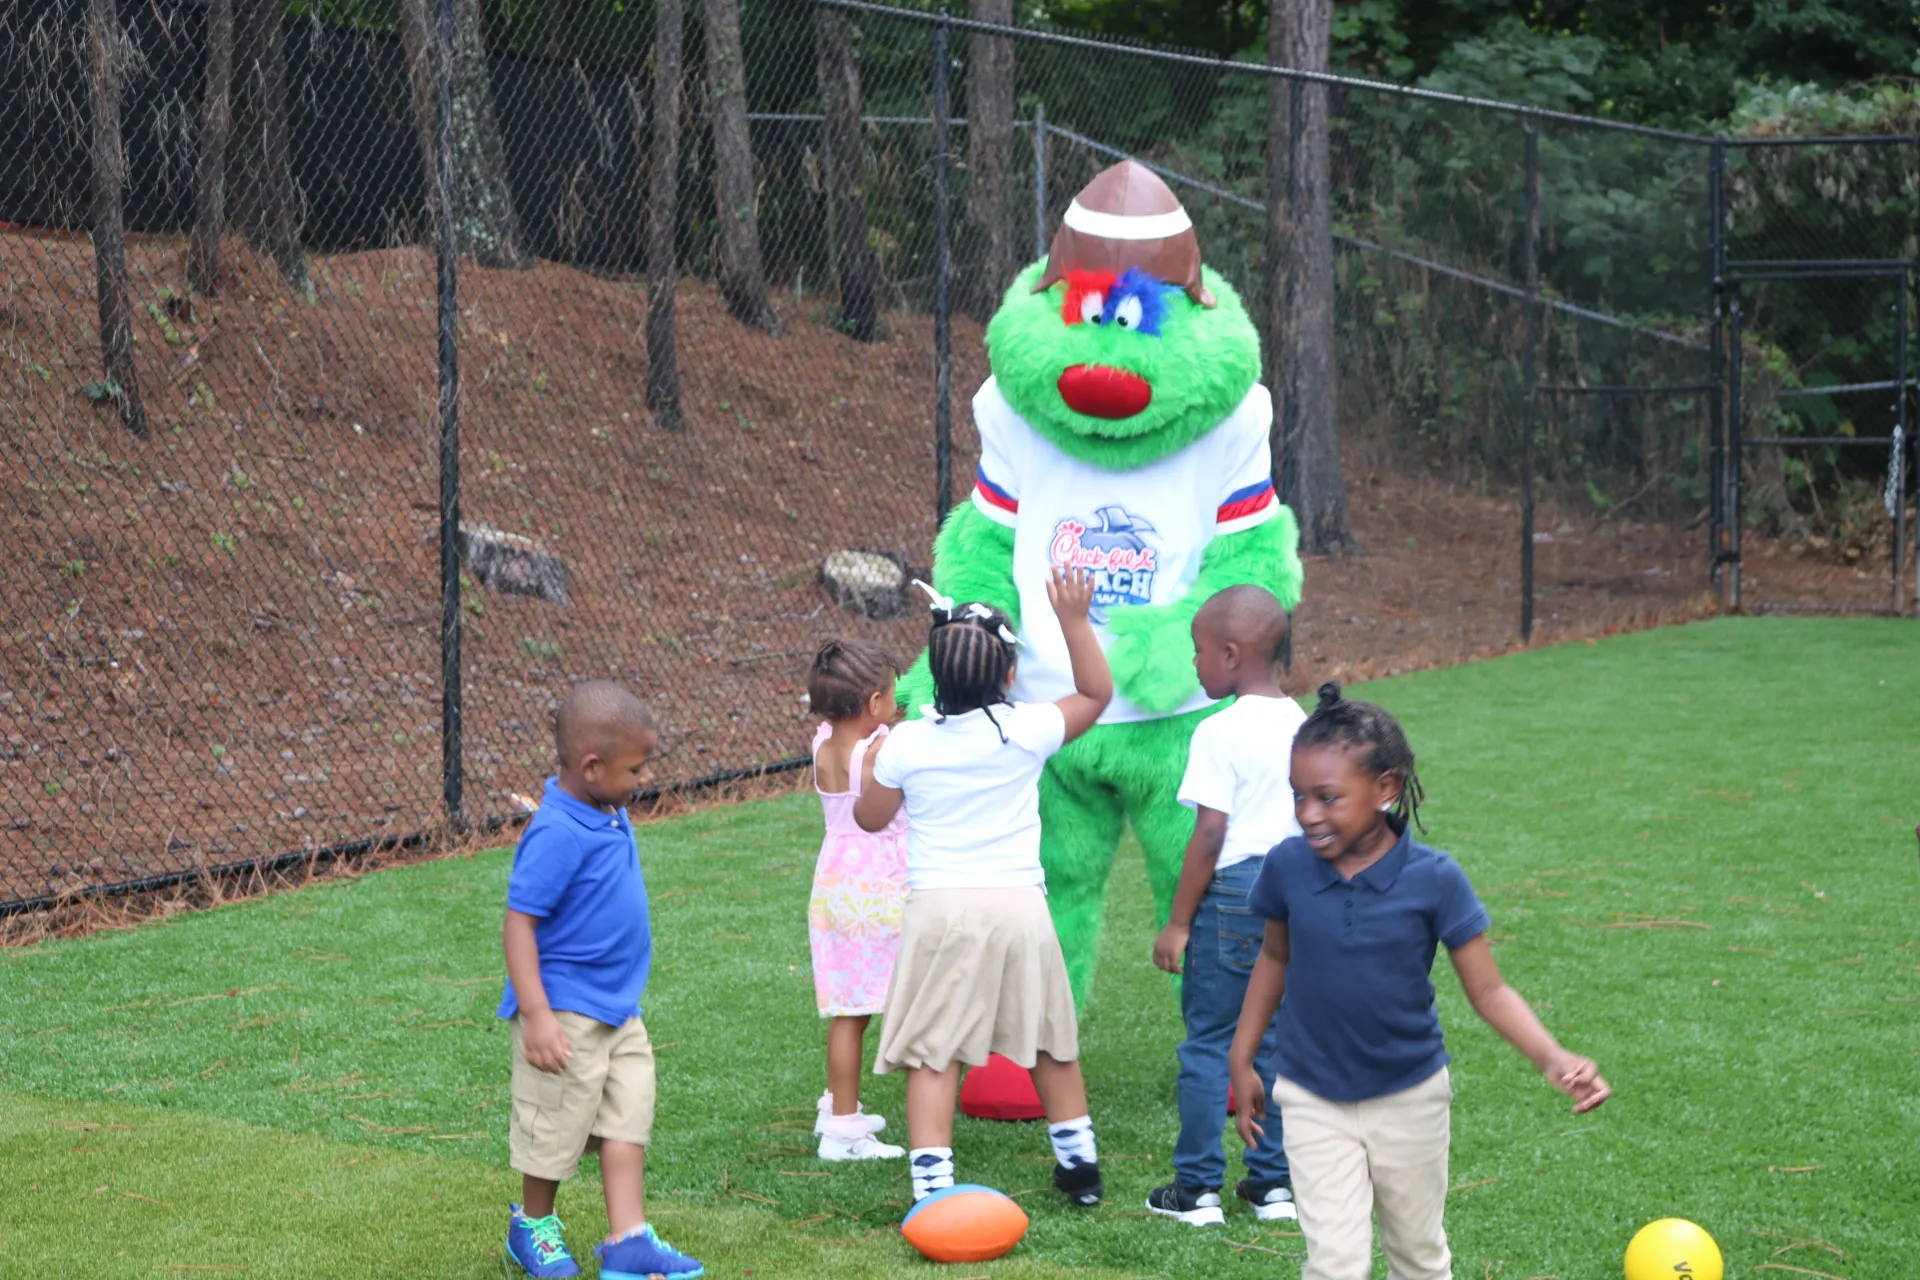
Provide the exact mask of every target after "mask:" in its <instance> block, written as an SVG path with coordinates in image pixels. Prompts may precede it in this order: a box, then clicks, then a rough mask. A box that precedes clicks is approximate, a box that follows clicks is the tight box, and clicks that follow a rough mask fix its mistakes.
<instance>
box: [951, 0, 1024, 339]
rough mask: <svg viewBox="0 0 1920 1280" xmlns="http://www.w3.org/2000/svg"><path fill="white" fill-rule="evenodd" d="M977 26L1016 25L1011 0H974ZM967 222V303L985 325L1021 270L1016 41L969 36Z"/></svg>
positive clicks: (972, 313) (970, 11)
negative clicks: (1016, 208)
mask: <svg viewBox="0 0 1920 1280" xmlns="http://www.w3.org/2000/svg"><path fill="white" fill-rule="evenodd" d="M968 9H969V13H970V15H971V16H972V17H973V18H974V19H975V20H976V21H979V22H992V23H997V24H999V25H1002V26H1011V25H1012V23H1013V0H970V3H969V5H968ZM967 219H968V221H969V222H970V223H972V228H971V230H972V236H971V239H972V240H973V244H972V246H971V248H972V252H971V253H969V254H968V257H969V259H970V262H969V264H968V267H967V270H966V272H965V273H964V278H965V279H966V280H967V281H968V284H967V286H966V295H967V296H966V299H965V303H964V305H965V306H966V308H967V311H968V312H969V313H970V314H971V315H972V316H973V318H974V319H976V320H978V321H980V323H982V324H985V323H986V322H987V321H988V320H989V319H990V318H992V316H993V313H994V311H995V310H997V309H998V308H999V305H1000V298H1001V295H1002V294H1003V293H1004V292H1005V291H1006V288H1007V286H1008V285H1010V284H1012V283H1013V274H1014V271H1015V269H1016V268H1017V267H1018V266H1019V263H1018V261H1017V260H1016V257H1015V250H1014V244H1015V240H1014V228H1013V42H1012V41H1011V40H1009V39H1007V38H1006V37H1004V36H987V35H971V36H968V37H967Z"/></svg>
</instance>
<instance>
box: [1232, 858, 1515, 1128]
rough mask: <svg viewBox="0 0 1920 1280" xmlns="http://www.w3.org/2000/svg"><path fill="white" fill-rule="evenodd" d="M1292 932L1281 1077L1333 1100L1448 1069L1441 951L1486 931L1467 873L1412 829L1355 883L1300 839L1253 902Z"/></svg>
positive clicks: (1263, 873)
mask: <svg viewBox="0 0 1920 1280" xmlns="http://www.w3.org/2000/svg"><path fill="white" fill-rule="evenodd" d="M1247 906H1248V908H1249V909H1251V910H1252V911H1253V912H1254V914H1256V915H1260V916H1264V917H1266V918H1267V919H1269V920H1276V921H1279V922H1280V923H1281V924H1284V925H1286V926H1287V937H1288V941H1289V944H1290V946H1289V959H1288V961H1287V988H1286V994H1285V996H1284V997H1283V998H1282V999H1281V1002H1280V1016H1279V1027H1280V1045H1279V1052H1278V1053H1277V1054H1276V1056H1275V1063H1276V1070H1277V1071H1278V1072H1279V1073H1280V1074H1281V1075H1283V1076H1285V1077H1286V1078H1287V1079H1289V1080H1291V1081H1293V1082H1294V1083H1295V1084H1297V1085H1299V1086H1301V1087H1302V1088H1304V1089H1306V1090H1308V1091H1309V1092H1311V1093H1316V1094H1318V1095H1320V1096H1321V1097H1323V1098H1327V1099H1330V1100H1332V1101H1335V1102H1359V1101H1362V1100H1363V1099H1366V1098H1378V1097H1382V1096H1384V1095H1386V1094H1389V1093H1398V1092H1399V1091H1400V1090H1402V1089H1411V1088H1412V1087H1413V1086H1414V1085H1416V1084H1419V1083H1420V1082H1421V1081H1422V1080H1425V1079H1427V1078H1428V1077H1429V1076H1431V1075H1432V1074H1433V1073H1434V1072H1436V1071H1438V1070H1440V1068H1442V1067H1444V1066H1446V1065H1447V1050H1446V1045H1445V1044H1444V1043H1443V1042H1442V1040H1441V1036H1440V1011H1439V1009H1438V1008H1436V1007H1435V1005H1434V1002H1433V958H1434V954H1435V948H1436V947H1438V946H1440V945H1441V944H1444V945H1445V946H1446V947H1447V948H1448V949H1449V950H1452V949H1453V948H1455V947H1459V946H1463V945H1465V944H1466V943H1468V942H1471V941H1472V940H1473V939H1474V938H1475V937H1477V936H1479V935H1480V934H1482V933H1485V932H1486V931H1487V926H1488V924H1489V923H1490V922H1489V920H1488V918H1487V909H1486V908H1485V907H1484V906H1482V905H1480V899H1479V898H1478V897H1477V896H1476V895H1475V894H1474V892H1473V886H1472V885H1471V884H1469V883H1468V882H1467V873H1466V872H1465V871H1462V870H1461V869H1460V864H1459V863H1457V862H1455V861H1454V860H1453V858H1452V857H1450V856H1449V855H1447V854H1444V853H1441V852H1440V851H1439V850H1437V849H1429V848H1428V847H1427V846H1425V845H1423V844H1419V843H1417V842H1416V841H1414V840H1413V839H1412V838H1411V837H1410V836H1408V835H1407V834H1406V833H1405V832H1402V833H1401V836H1400V839H1399V841H1398V842H1397V843H1396V844H1395V845H1394V846H1393V849H1392V850H1391V851H1390V852H1389V853H1388V854H1387V856H1386V857H1384V858H1382V859H1380V861H1378V862H1376V863H1374V864H1373V865H1372V866H1370V867H1368V868H1367V869H1366V870H1365V871H1362V872H1361V873H1360V874H1359V875H1356V876H1355V877H1353V879H1351V880H1348V879H1345V878H1343V877H1342V876H1341V874H1340V873H1339V872H1338V871H1335V870H1334V869H1333V864H1332V863H1331V862H1329V861H1327V860H1326V859H1325V858H1322V857H1321V856H1320V855H1319V854H1317V853H1315V852H1314V851H1313V846H1312V845H1310V844H1308V843H1307V842H1306V840H1305V839H1303V838H1301V837H1299V836H1295V837H1294V838H1293V839H1291V840H1286V841H1283V842H1281V843H1280V844H1278V845H1276V846H1275V847H1274V849H1273V851H1272V852H1271V853H1269V854H1268V855H1267V860H1266V863H1265V865H1263V866H1262V867H1261V868H1260V876H1259V878H1258V879H1257V880H1255V881H1254V884H1253V889H1252V891H1251V892H1249V893H1248V894H1247Z"/></svg>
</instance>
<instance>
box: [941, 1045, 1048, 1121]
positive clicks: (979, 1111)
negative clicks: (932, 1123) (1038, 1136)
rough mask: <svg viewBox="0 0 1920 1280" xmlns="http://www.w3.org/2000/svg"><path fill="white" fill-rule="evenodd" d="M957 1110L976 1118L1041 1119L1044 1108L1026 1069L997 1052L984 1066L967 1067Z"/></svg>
mask: <svg viewBox="0 0 1920 1280" xmlns="http://www.w3.org/2000/svg"><path fill="white" fill-rule="evenodd" d="M960 1114H961V1115H963V1116H972V1117H973V1118H974V1119H976V1120H1041V1119H1044V1118H1045V1117H1046V1114H1047V1111H1046V1108H1045V1107H1043V1106H1041V1105H1040V1094H1039V1093H1038V1092H1037V1091H1036V1090H1035V1089H1034V1087H1033V1076H1032V1075H1031V1074H1029V1073H1028V1071H1027V1069H1026V1068H1025V1067H1022V1066H1020V1065H1019V1064H1018V1063H1016V1062H1014V1061H1013V1060H1012V1059H1010V1058H1003V1057H1001V1056H1000V1055H999V1054H997V1053H996V1054H993V1055H992V1056H990V1057H989V1058H988V1059H987V1065H986V1066H984V1067H969V1068H967V1074H966V1076H965V1078H964V1079H962V1080H961V1081H960Z"/></svg>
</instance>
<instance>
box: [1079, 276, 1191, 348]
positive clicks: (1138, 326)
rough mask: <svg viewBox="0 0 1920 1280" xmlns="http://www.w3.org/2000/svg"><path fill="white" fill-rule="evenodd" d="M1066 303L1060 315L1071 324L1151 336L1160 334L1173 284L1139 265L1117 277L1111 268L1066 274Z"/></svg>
mask: <svg viewBox="0 0 1920 1280" xmlns="http://www.w3.org/2000/svg"><path fill="white" fill-rule="evenodd" d="M1066 280H1067V298H1066V304H1065V306H1063V307H1062V308H1061V313H1060V318H1061V319H1062V320H1064V321H1066V323H1068V324H1099V325H1108V324H1110V325H1113V326H1115V327H1116V328H1120V329H1130V330H1132V331H1133V332H1135V333H1140V334H1145V335H1146V336H1148V337H1150V338H1157V337H1159V336H1160V322H1161V321H1162V320H1164V319H1165V318H1166V315H1167V295H1168V294H1170V293H1173V292H1176V290H1175V289H1174V288H1173V286H1172V285H1169V284H1164V283H1162V282H1161V281H1159V280H1156V279H1154V278H1153V277H1152V276H1150V275H1148V274H1147V273H1146V272H1145V271H1142V270H1141V269H1140V268H1139V267H1128V268H1127V269H1126V270H1125V271H1123V272H1121V273H1120V274H1119V275H1118V276H1115V275H1114V274H1113V273H1112V272H1110V271H1072V272H1068V273H1067V277H1066Z"/></svg>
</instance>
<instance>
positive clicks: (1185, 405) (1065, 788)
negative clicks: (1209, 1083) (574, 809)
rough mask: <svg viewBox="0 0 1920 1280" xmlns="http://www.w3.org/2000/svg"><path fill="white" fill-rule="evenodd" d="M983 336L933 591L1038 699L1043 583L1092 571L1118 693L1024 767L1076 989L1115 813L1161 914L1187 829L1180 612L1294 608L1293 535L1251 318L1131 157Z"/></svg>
mask: <svg viewBox="0 0 1920 1280" xmlns="http://www.w3.org/2000/svg"><path fill="white" fill-rule="evenodd" d="M987 348H988V356H989V362H990V364H991V366H992V369H993V376H992V377H991V378H989V379H988V380H987V382H986V384H985V385H984V386H982V387H981V388H980V391H979V393H978V394H977V395H976V396H975V397H974V400H973V416H974V422H975V425H976V426H977V427H978V428H979V432H980V471H979V475H978V477H977V479H976V482H975V485H974V490H973V494H972V498H971V501H970V502H967V503H964V504H962V505H961V506H959V507H956V508H955V509H954V510H953V512H952V513H951V514H950V515H949V516H948V517H947V520H946V522H945V524H944V525H943V526H942V528H941V530H940V534H939V537H938V539H937V540H936V541H935V543H934V563H933V574H934V585H935V586H936V587H937V588H938V589H939V590H940V591H941V592H942V593H943V594H945V595H948V596H951V597H953V598H954V599H956V600H961V601H968V600H979V601H983V602H985V603H987V604H991V605H993V606H995V607H996V608H1000V609H1003V610H1005V611H1006V613H1007V615H1008V616H1009V617H1010V618H1011V619H1013V620H1014V625H1015V626H1016V627H1017V628H1018V629H1019V632H1020V636H1021V649H1020V658H1019V666H1018V669H1017V672H1016V676H1015V683H1014V689H1013V696H1014V698H1015V699H1016V700H1017V701H1023V702H1050V701H1053V700H1054V699H1057V698H1059V697H1062V696H1064V695H1065V694H1067V693H1070V692H1071V691H1072V688H1073V677H1072V674H1071V672H1070V670H1069V667H1068V663H1067V653H1066V646H1065V642H1064V641H1063V639H1062V638H1061V635H1060V629H1059V626H1058V625H1057V624H1056V623H1055V621H1054V619H1053V617H1052V614H1051V611H1050V609H1049V607H1048V604H1047V595H1046V582H1047V577H1048V574H1049V572H1050V570H1051V569H1052V568H1053V567H1054V566H1056V565H1057V566H1061V567H1070V566H1077V567H1079V568H1082V569H1084V570H1086V571H1087V572H1089V573H1090V574H1092V576H1093V578H1094V584H1095V594H1094V614H1093V620H1094V624H1095V628H1096V631H1098V632H1099V633H1100V636H1101V640H1102V642H1103V644H1104V645H1105V646H1106V650H1107V658H1108V661H1109V664H1110V665H1111V666H1112V668H1113V675H1114V685H1115V689H1116V696H1115V698H1114V700H1113V702H1112V704H1111V705H1110V706H1109V707H1108V709H1107V711H1106V714H1105V715H1103V716H1102V717H1101V718H1100V723H1099V724H1098V725H1096V726H1095V727H1094V729H1093V730H1092V731H1091V732H1090V733H1088V734H1087V735H1086V736H1085V737H1082V738H1080V739H1078V740H1077V741H1075V742H1073V743H1071V744H1069V745H1068V746H1067V747H1066V749H1064V750H1063V751H1061V752H1060V753H1059V754H1058V755H1056V756H1055V757H1053V759H1052V760H1051V761H1049V762H1048V765H1047V769H1046V772H1045V773H1044V774H1043V775H1042V777H1041V782H1040V817H1041V823H1042V831H1043V833H1042V837H1041V839H1042V845H1041V861H1042V863H1043V864H1044V866H1045V868H1046V873H1047V894H1048V903H1049V905H1050V906H1051V907H1052V910H1053V918H1054V926H1055V928H1056V929H1057V931H1058V932H1059V935H1060V943H1061V947H1062V949H1063V950H1064V952H1065V953H1066V959H1067V970H1068V973H1069V975H1070V976H1071V978H1072V980H1073V989H1074V995H1075V998H1076V999H1078V1000H1080V1001H1082V1002H1084V1001H1085V999H1086V996H1087V992H1088V990H1089V988H1090V986H1091V983H1092V978H1093V967H1094V958H1095V952H1096V950H1097V949H1098V944H1099V935H1100V923H1101V920H1102V918H1103V916H1104V914H1105V907H1106V892H1107V881H1108V878H1109V873H1110V872H1111V871H1112V868H1113V857H1114V851H1115V849H1116V848H1117V847H1118V844H1119V841H1120V835H1121V832H1122V830H1123V828H1124V827H1125V825H1126V823H1127V822H1128V821H1129V820H1131V822H1132V824H1133V829H1134V833H1135V835H1136V836H1137V837H1138V838H1139V840H1140V843H1141V845H1142V846H1143V848H1144V849H1145V851H1146V858H1147V872H1148V879H1149V881H1150V883H1151V884H1152V887H1153V895H1154V901H1155V904H1156V906H1157V909H1158V913H1159V918H1160V920H1161V921H1162V922H1164V921H1165V919H1166V916H1167V912H1168V910H1169V909H1170V907H1171V903H1172V899H1173V889H1174V884H1175V882H1176V881H1177V880H1178V878H1179V874H1180V863H1181V859H1182V856H1183V854H1184V851H1185V847H1186V842H1187V839H1188V837H1189V836H1191V834H1192V832H1193V815H1192V814H1191V813H1190V812H1188V811H1187V810H1186V809H1184V808H1183V807H1182V806H1181V805H1180V803H1179V800H1178V798H1177V793H1178V790H1179V786H1180V779H1181V776H1182V774H1183V773H1184V772H1185V771H1186V763H1187V744H1188V741H1189V740H1190V739H1191V737H1192V735H1193V728H1194V726H1195V725H1196V724H1197V723H1199V721H1200V720H1201V719H1202V718H1203V717H1204V716H1206V715H1207V714H1208V712H1209V711H1210V710H1211V705H1212V704H1211V703H1210V702H1209V701H1208V699H1207V697H1206V695H1205V694H1204V693H1203V692H1202V691H1201V689H1200V685H1199V681H1198V679H1197V678H1196V676H1195V674H1194V670H1193V642H1192V639H1191V637H1190V634H1189V627H1190V626H1191V624H1192V621H1193V617H1194V614H1196V613H1197V612H1198V611H1199V609H1200V606H1201V605H1202V604H1204V603H1205V602H1206V601H1207V599H1208V597H1210V596H1212V595H1213V594H1215V593H1216V592H1218V591H1220V590H1222V589H1223V588H1226V587H1229V586H1234V585H1237V584H1241V583H1254V584H1257V585H1259V586H1263V587H1266V588H1267V589H1268V590H1270V591H1272V592H1273V593H1274V594H1275V595H1276V596H1278V597H1279V599H1280V602H1281V604H1283V605H1284V606H1286V607H1287V608H1288V609H1292V608H1293V607H1294V605H1295V604H1296V603H1298V601H1299V599H1300V587H1301V578H1302V573H1301V565H1300V558H1299V554H1298V542H1299V535H1298V531H1297V528H1296V526H1295V523H1294V519H1293V513H1292V512H1290V511H1288V510H1287V509H1286V508H1285V507H1283V506H1281V505H1280V504H1279V502H1278V501H1277V499H1276V497H1275V495H1274V491H1273V481H1272V456H1271V453H1270V450H1269V447H1268V442H1267V435H1268V430H1269V428H1270V426H1271V425H1272V420H1273V403H1272V400H1271V398H1270V397H1269V396H1268V394H1267V391H1266V388H1264V387H1262V386H1260V385H1259V373H1260V346H1259V339H1258V337H1257V335H1256V334H1255V332H1254V328H1253V323H1252V321H1251V320H1249V319H1248V317H1247V313H1246V309H1245V308H1244V307H1243V306H1242V305H1241V302H1240V299H1239V297H1238V296H1237V295H1236V294H1235V293H1234V291H1233V290H1232V289H1231V288H1230V287H1229V286H1228V285H1227V283H1226V282H1225V281H1224V280H1222V279H1221V278H1220V277H1219V276H1218V275H1217V274H1215V273H1214V272H1212V271H1210V270H1206V269H1205V268H1203V267H1202V266H1201V264H1200V249H1199V244H1198V241H1197V239H1196V238H1195V236H1194V233H1193V225H1192V222H1191V221H1190V220H1189V219H1188V217H1187V214H1186V211H1185V210H1184V209H1182V208H1181V206H1180V202H1179V201H1178V199H1176V198H1175V196H1174V194H1173V192H1171V191H1170V190H1168V189H1167V186H1166V184H1165V183H1163V182H1161V181H1160V179H1159V178H1158V177H1156V176H1155V175H1154V174H1153V173H1152V171H1150V170H1148V169H1146V168H1144V167H1142V166H1140V165H1138V164H1135V163H1133V162H1131V161H1127V162H1123V163H1121V164H1118V165H1115V166H1114V167H1113V168H1111V169H1108V170H1106V171H1105V172H1104V173H1102V174H1100V175H1099V176H1098V177H1096V178H1095V179H1094V180H1093V181H1092V182H1091V183H1089V184H1088V186H1087V188H1086V189H1085V190H1083V191H1082V192H1081V193H1080V194H1079V195H1078V196H1077V197H1076V198H1075V199H1074V201H1073V204H1072V205H1071V206H1070V207H1069V208H1068V210H1067V213H1066V215H1065V218H1064V220H1063V222H1062V225H1061V227H1060V230H1059V232H1058V234H1057V235H1056V236H1055V238H1054V241H1053V245H1052V248H1051V251H1050V253H1049V254H1048V257H1047V259H1046V261H1045V262H1043V263H1035V264H1034V265H1033V266H1031V267H1029V268H1027V270H1025V271H1024V272H1022V273H1021V275H1020V277H1019V278H1018V279H1017V280H1015V281H1014V283H1013V287H1012V288H1011V289H1009V290H1008V291H1007V295H1006V300H1005V301H1004V302H1003V303H1002V305H1001V307H1000V310H999V311H998V312H997V313H996V314H995V315H994V317H993V320H992V321H991V323H989V325H988V326H987ZM930 693H931V690H930V686H929V684H928V681H927V676H926V663H925V660H924V658H922V660H921V661H919V662H917V663H916V664H915V665H914V668H913V670H911V671H910V672H909V673H908V674H907V676H906V677H904V678H903V679H902V682H901V701H902V702H903V703H904V704H905V705H906V706H908V707H909V708H918V707H919V706H920V705H921V704H922V703H925V702H927V701H930ZM1147 945H1148V943H1147V939H1145V938H1143V939H1142V940H1141V948H1142V956H1143V957H1144V955H1145V949H1146V947H1147Z"/></svg>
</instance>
